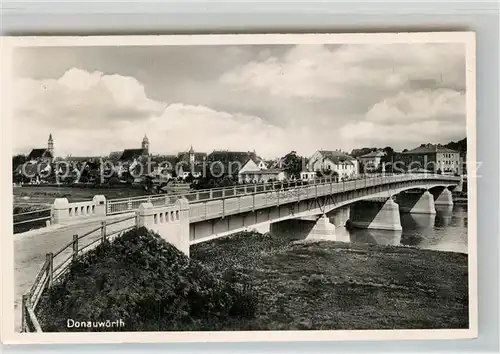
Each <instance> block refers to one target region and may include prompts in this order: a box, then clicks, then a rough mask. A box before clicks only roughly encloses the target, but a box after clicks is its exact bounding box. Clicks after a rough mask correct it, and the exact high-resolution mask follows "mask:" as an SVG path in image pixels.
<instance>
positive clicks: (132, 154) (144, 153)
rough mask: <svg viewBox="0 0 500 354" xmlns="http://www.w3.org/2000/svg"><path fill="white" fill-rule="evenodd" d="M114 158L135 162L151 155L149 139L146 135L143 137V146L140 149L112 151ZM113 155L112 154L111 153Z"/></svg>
mask: <svg viewBox="0 0 500 354" xmlns="http://www.w3.org/2000/svg"><path fill="white" fill-rule="evenodd" d="M112 154H113V158H117V157H118V155H119V158H118V160H119V161H120V162H130V163H132V162H134V161H137V160H138V159H140V158H145V157H149V156H150V155H149V139H148V137H147V136H146V135H144V138H143V139H142V143H141V148H140V149H125V150H123V151H122V153H121V154H119V153H118V152H112ZM110 157H111V155H110Z"/></svg>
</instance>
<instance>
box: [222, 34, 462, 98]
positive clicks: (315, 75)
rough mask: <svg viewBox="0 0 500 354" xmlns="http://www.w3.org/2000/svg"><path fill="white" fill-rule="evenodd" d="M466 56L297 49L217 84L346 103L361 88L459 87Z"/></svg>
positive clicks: (413, 50)
mask: <svg viewBox="0 0 500 354" xmlns="http://www.w3.org/2000/svg"><path fill="white" fill-rule="evenodd" d="M464 50H465V48H464V46H463V45H458V44H439V45H432V44H390V45H343V46H340V47H336V48H329V47H326V46H324V45H309V44H308V45H298V46H295V47H294V48H292V49H291V50H290V51H289V52H288V53H287V54H286V55H285V56H284V57H283V58H282V59H280V58H276V57H271V58H267V59H265V60H262V61H253V62H250V63H248V64H246V65H242V66H239V67H237V68H235V69H233V70H230V71H228V72H227V73H225V74H224V75H222V77H221V82H223V83H229V84H232V85H235V87H236V88H237V89H239V90H243V91H246V90H247V91H254V90H261V91H266V92H268V93H270V94H272V95H276V96H285V97H300V98H329V97H345V96H349V95H355V94H357V92H356V89H357V88H363V87H365V88H366V87H368V88H377V87H378V88H379V89H384V90H398V89H399V88H401V87H403V86H404V85H405V84H407V83H408V82H411V81H412V80H419V81H422V80H433V81H435V82H437V84H438V85H452V86H457V87H462V86H463V85H464V75H465V66H464V65H465V64H464Z"/></svg>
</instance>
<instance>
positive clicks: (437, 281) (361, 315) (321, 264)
mask: <svg viewBox="0 0 500 354" xmlns="http://www.w3.org/2000/svg"><path fill="white" fill-rule="evenodd" d="M193 248H194V249H193ZM191 256H192V258H195V259H197V260H199V261H201V262H202V263H203V264H205V265H206V266H208V267H210V268H212V269H214V270H215V271H222V270H223V269H227V268H232V269H236V270H238V272H242V273H244V274H247V276H248V278H249V279H250V283H251V285H252V287H253V289H254V291H255V292H256V293H257V294H258V297H259V305H258V309H257V314H256V317H255V318H254V319H253V320H251V321H246V322H245V323H240V328H239V329H259V330H277V329H283V330H294V329H315V330H318V329H395V328H397V329H430V328H433V329H434V328H467V327H468V285H467V284H468V281H467V274H468V271H467V269H468V265H467V255H465V254H461V253H452V252H438V251H430V250H419V249H413V248H406V247H398V246H379V245H363V244H347V243H340V242H315V243H309V242H308V243H304V242H292V243H291V244H288V240H274V239H272V238H271V237H270V236H268V235H261V234H258V233H253V232H250V233H242V234H239V235H235V236H232V237H229V238H227V239H220V240H214V241H212V242H207V243H202V244H199V245H196V246H194V247H192V250H191Z"/></svg>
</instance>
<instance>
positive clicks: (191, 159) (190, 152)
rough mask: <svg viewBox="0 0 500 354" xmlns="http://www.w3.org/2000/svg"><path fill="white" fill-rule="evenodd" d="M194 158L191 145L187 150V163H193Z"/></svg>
mask: <svg viewBox="0 0 500 354" xmlns="http://www.w3.org/2000/svg"><path fill="white" fill-rule="evenodd" d="M194 158H195V155H194V149H193V145H191V148H190V149H189V162H190V163H194Z"/></svg>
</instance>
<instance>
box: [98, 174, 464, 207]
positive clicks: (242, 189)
mask: <svg viewBox="0 0 500 354" xmlns="http://www.w3.org/2000/svg"><path fill="white" fill-rule="evenodd" d="M436 178H437V179H445V180H447V179H449V180H452V181H455V180H459V179H460V177H454V176H447V175H440V174H409V173H408V174H392V173H385V174H380V175H379V176H375V177H374V176H368V177H366V176H365V177H363V178H357V179H351V180H348V181H338V180H337V179H336V178H334V177H323V178H317V179H314V180H310V181H307V180H291V181H279V182H272V183H258V184H239V185H235V186H231V187H221V188H213V189H204V190H197V191H193V192H189V193H175V194H159V195H148V196H141V197H132V198H121V199H111V200H108V201H107V213H106V214H107V215H113V214H120V213H126V212H131V211H135V210H137V209H138V208H139V206H140V205H141V204H142V203H147V202H151V203H152V204H153V205H155V206H165V205H170V204H173V203H174V202H175V200H177V199H178V198H179V197H185V198H186V199H187V200H188V201H189V202H190V203H196V202H199V201H209V200H214V199H221V198H229V197H233V196H245V195H253V194H258V193H265V192H268V191H276V190H282V191H285V190H291V189H296V188H297V187H301V188H306V187H308V188H310V187H311V186H316V187H314V188H317V187H318V186H324V185H326V184H327V185H333V186H338V187H337V188H340V186H342V188H343V189H345V188H351V186H353V187H352V188H361V187H363V186H366V187H367V186H371V185H374V184H383V183H393V182H396V181H399V180H401V181H403V180H405V181H407V180H413V179H428V180H432V179H436ZM332 188H333V187H332Z"/></svg>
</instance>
